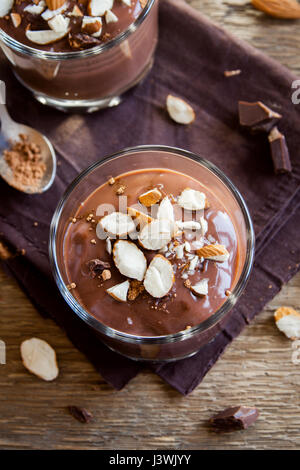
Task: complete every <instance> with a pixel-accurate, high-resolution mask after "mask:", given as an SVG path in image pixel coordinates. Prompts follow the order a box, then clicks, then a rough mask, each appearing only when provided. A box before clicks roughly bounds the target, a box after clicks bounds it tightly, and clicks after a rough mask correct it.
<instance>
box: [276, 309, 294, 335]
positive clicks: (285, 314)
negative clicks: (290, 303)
mask: <svg viewBox="0 0 300 470" xmlns="http://www.w3.org/2000/svg"><path fill="white" fill-rule="evenodd" d="M274 318H275V322H276V326H277V328H278V329H279V330H280V331H282V333H284V334H285V336H287V337H288V338H289V339H292V340H295V339H300V313H298V312H297V311H296V310H294V309H293V308H291V307H280V308H278V309H277V310H276V312H275V314H274Z"/></svg>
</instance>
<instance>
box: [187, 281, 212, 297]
mask: <svg viewBox="0 0 300 470" xmlns="http://www.w3.org/2000/svg"><path fill="white" fill-rule="evenodd" d="M191 291H192V292H193V294H195V295H198V296H200V297H202V296H204V295H207V294H208V279H201V281H199V282H197V284H194V285H192V286H191Z"/></svg>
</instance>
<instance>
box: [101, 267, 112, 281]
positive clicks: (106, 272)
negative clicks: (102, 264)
mask: <svg viewBox="0 0 300 470" xmlns="http://www.w3.org/2000/svg"><path fill="white" fill-rule="evenodd" d="M101 277H102V279H103V281H108V279H111V272H110V270H109V269H104V271H103V272H102V274H101Z"/></svg>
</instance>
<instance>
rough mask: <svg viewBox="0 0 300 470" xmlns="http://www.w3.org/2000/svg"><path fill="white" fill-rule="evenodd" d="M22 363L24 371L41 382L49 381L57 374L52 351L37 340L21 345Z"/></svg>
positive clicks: (33, 339)
mask: <svg viewBox="0 0 300 470" xmlns="http://www.w3.org/2000/svg"><path fill="white" fill-rule="evenodd" d="M21 356H22V361H23V364H24V366H25V367H26V369H28V370H29V371H30V372H31V373H32V374H35V375H37V376H38V377H40V378H41V379H43V380H46V381H51V380H54V379H56V377H57V376H58V374H59V370H58V366H57V362H56V353H55V351H54V349H53V348H52V347H51V346H50V345H49V344H48V343H46V341H43V340H41V339H38V338H31V339H28V340H26V341H23V343H22V344H21Z"/></svg>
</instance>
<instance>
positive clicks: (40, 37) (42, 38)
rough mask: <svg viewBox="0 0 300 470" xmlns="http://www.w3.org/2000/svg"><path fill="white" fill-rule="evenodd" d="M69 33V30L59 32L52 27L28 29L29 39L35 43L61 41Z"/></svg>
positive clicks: (43, 43) (27, 35)
mask: <svg viewBox="0 0 300 470" xmlns="http://www.w3.org/2000/svg"><path fill="white" fill-rule="evenodd" d="M67 34H68V30H67V31H61V32H59V33H57V32H56V31H53V30H52V29H43V30H41V31H31V30H28V31H26V37H27V39H29V41H31V42H34V43H35V44H40V45H46V44H51V43H53V42H56V41H59V40H60V39H62V38H64V37H65V36H66V35H67Z"/></svg>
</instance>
